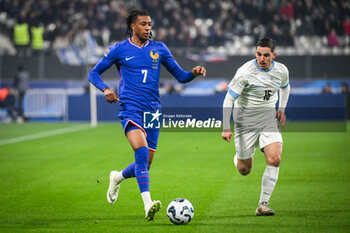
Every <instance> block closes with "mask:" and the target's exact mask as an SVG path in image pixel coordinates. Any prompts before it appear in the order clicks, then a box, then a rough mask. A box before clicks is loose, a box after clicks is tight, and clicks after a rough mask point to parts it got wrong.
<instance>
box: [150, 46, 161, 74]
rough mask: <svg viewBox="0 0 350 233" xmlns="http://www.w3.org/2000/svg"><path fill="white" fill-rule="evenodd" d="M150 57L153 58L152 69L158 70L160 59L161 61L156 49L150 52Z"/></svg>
mask: <svg viewBox="0 0 350 233" xmlns="http://www.w3.org/2000/svg"><path fill="white" fill-rule="evenodd" d="M149 55H150V56H151V58H152V59H153V60H152V69H158V59H159V53H157V52H155V50H154V49H152V50H151V52H149Z"/></svg>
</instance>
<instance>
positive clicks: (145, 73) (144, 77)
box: [141, 70, 148, 83]
mask: <svg viewBox="0 0 350 233" xmlns="http://www.w3.org/2000/svg"><path fill="white" fill-rule="evenodd" d="M141 72H142V74H143V81H142V83H146V79H147V72H148V70H141Z"/></svg>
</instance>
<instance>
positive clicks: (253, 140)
mask: <svg viewBox="0 0 350 233" xmlns="http://www.w3.org/2000/svg"><path fill="white" fill-rule="evenodd" d="M270 127H271V125H270ZM270 127H269V130H261V131H254V130H253V131H248V132H244V130H243V132H241V133H238V134H236V133H235V147H236V155H237V158H238V159H241V160H245V159H249V158H252V157H253V156H254V153H255V150H256V149H257V148H258V146H260V149H262V148H264V147H265V146H267V145H269V144H271V143H273V142H281V143H283V140H282V135H281V132H280V130H279V128H278V125H277V124H276V128H275V129H273V130H271V128H270Z"/></svg>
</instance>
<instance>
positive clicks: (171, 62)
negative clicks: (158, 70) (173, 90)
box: [162, 43, 195, 83]
mask: <svg viewBox="0 0 350 233" xmlns="http://www.w3.org/2000/svg"><path fill="white" fill-rule="evenodd" d="M162 46H163V57H162V64H163V66H165V68H166V69H167V70H168V71H169V72H170V73H171V74H172V75H173V76H174V77H175V78H176V79H177V81H179V82H180V83H187V82H190V81H192V80H193V79H194V78H195V76H193V75H192V72H190V71H189V72H188V71H184V70H183V69H182V68H181V67H180V66H179V64H177V62H176V61H175V59H174V57H173V55H172V54H171V52H170V50H169V49H168V47H167V46H166V45H165V44H164V43H162Z"/></svg>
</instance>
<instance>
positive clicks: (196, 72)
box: [192, 66, 207, 77]
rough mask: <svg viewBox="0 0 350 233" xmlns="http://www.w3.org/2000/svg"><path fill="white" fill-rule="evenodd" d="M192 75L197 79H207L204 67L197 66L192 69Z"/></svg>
mask: <svg viewBox="0 0 350 233" xmlns="http://www.w3.org/2000/svg"><path fill="white" fill-rule="evenodd" d="M192 74H193V75H194V76H195V77H197V76H200V75H202V76H203V77H205V75H206V74H207V70H206V69H205V68H204V67H202V66H196V67H194V68H193V69H192Z"/></svg>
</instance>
